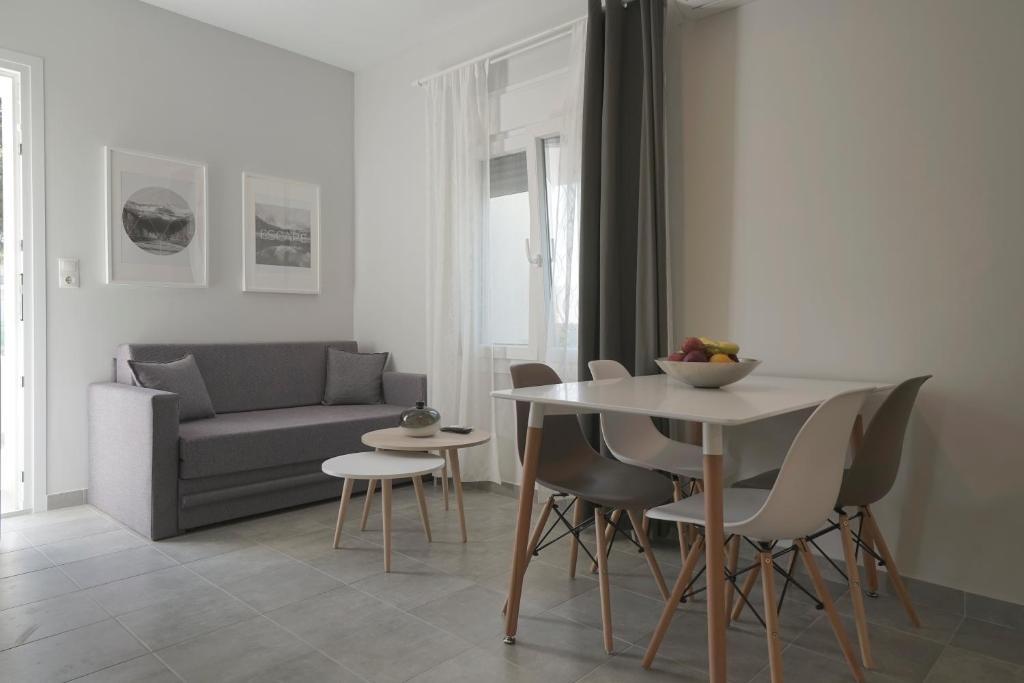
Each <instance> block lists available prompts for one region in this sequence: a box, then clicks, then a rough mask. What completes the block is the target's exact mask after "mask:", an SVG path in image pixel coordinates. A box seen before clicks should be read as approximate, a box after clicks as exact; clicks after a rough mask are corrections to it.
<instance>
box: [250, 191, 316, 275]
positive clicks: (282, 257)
mask: <svg viewBox="0 0 1024 683" xmlns="http://www.w3.org/2000/svg"><path fill="white" fill-rule="evenodd" d="M242 290H243V291H246V292H273V293H278V294H314V295H315V294H319V293H320V186H319V185H316V184H313V183H307V182H303V181H299V180H288V179H286V178H275V177H273V176H268V175H262V174H259V173H250V172H248V171H246V172H243V173H242Z"/></svg>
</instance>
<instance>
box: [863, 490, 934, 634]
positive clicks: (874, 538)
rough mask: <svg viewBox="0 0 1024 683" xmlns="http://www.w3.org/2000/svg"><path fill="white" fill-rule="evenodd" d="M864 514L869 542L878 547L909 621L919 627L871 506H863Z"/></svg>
mask: <svg viewBox="0 0 1024 683" xmlns="http://www.w3.org/2000/svg"><path fill="white" fill-rule="evenodd" d="M864 515H865V517H866V518H867V522H868V524H869V525H870V527H871V531H870V533H871V542H872V543H874V544H875V547H876V548H878V553H879V554H880V555H881V556H882V560H884V561H885V570H886V572H888V576H889V582H890V583H891V584H892V587H893V588H894V589H896V595H898V596H899V598H900V602H902V603H903V609H904V610H906V612H907V616H908V617H909V618H910V623H911V624H913V625H914V627H915V628H921V620H920V619H918V618H917V611H916V610H915V609H914V604H913V603H912V602H911V601H910V593H908V592H907V587H906V586H905V585H904V584H903V577H902V576H901V575H900V570H899V569H898V568H897V567H896V560H895V559H893V556H892V553H891V552H889V545H888V544H887V543H886V542H885V537H884V536H883V535H882V530H881V529H879V528H878V522H876V521H875V516H874V515H873V514H872V513H871V508H869V507H866V506H865V507H864Z"/></svg>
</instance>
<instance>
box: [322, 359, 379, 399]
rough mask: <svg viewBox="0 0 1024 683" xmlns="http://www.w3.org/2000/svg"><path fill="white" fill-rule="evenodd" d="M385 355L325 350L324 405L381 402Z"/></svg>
mask: <svg viewBox="0 0 1024 683" xmlns="http://www.w3.org/2000/svg"><path fill="white" fill-rule="evenodd" d="M387 362H388V353H387V352H384V353H353V352H351V351H344V350H342V349H336V348H334V347H331V346H328V347H327V377H326V378H325V381H324V401H323V402H324V405H328V406H339V405H365V404H369V403H383V402H384V390H383V380H382V377H383V375H384V366H385V365H386V364H387Z"/></svg>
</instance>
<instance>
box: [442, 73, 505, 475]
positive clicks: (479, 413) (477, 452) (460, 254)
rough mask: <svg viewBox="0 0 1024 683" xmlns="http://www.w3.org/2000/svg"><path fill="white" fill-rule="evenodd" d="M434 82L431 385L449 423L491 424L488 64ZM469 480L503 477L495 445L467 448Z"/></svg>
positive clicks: (465, 463)
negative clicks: (486, 305) (487, 317)
mask: <svg viewBox="0 0 1024 683" xmlns="http://www.w3.org/2000/svg"><path fill="white" fill-rule="evenodd" d="M426 88H427V187H428V192H429V200H428V201H429V205H428V214H427V234H428V238H427V244H428V253H427V255H426V256H427V264H428V265H427V273H428V277H427V307H428V310H427V382H428V384H427V386H428V389H429V393H430V402H431V405H432V406H433V407H434V408H436V409H437V410H439V411H440V412H441V421H442V422H443V423H444V424H466V425H472V426H473V427H477V428H481V429H486V430H490V429H491V417H492V411H491V397H490V390H491V382H492V372H491V350H490V346H489V345H488V344H487V340H486V339H484V338H483V333H484V325H483V316H484V302H485V301H486V300H487V296H486V295H487V278H486V277H484V273H483V272H482V271H483V266H484V263H485V259H484V256H485V254H484V240H485V236H486V231H487V197H488V187H489V177H488V173H489V169H488V160H489V151H490V134H489V124H490V112H489V103H488V93H487V63H486V62H485V61H479V62H475V63H473V64H469V65H467V66H463V67H460V68H458V69H455V70H453V71H450V72H447V73H444V74H441V75H440V76H437V77H435V78H434V79H432V80H431V81H429V82H428V83H427V84H426ZM464 455H465V457H464V458H463V459H462V465H463V467H462V474H463V478H464V479H465V480H467V481H479V480H489V481H500V476H499V473H498V457H497V451H496V449H495V447H494V445H493V442H492V443H491V444H488V445H485V446H480V447H477V448H475V449H472V450H471V451H470V452H467V453H465V454H464Z"/></svg>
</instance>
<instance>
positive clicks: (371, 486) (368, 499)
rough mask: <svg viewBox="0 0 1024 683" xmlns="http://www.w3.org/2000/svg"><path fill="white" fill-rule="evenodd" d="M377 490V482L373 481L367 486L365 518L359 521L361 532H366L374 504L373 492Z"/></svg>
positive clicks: (364, 508) (364, 504)
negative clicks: (372, 504)
mask: <svg viewBox="0 0 1024 683" xmlns="http://www.w3.org/2000/svg"><path fill="white" fill-rule="evenodd" d="M376 488H377V480H376V479H371V480H370V481H369V482H367V484H366V499H365V500H363V518H362V519H361V520H359V530H360V531H366V520H367V519H369V518H370V504H371V503H372V502H373V492H374V490H375V489H376Z"/></svg>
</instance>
